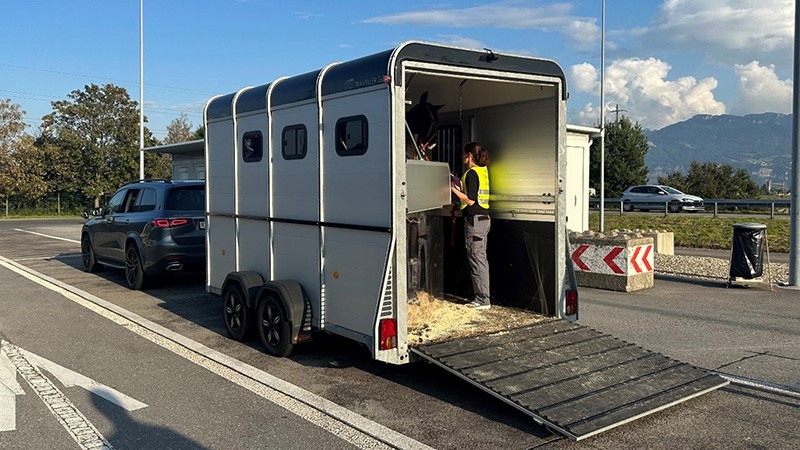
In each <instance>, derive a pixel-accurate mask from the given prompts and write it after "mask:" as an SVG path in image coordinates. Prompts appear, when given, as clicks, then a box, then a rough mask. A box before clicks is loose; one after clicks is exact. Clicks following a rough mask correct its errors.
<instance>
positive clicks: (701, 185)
mask: <svg viewBox="0 0 800 450" xmlns="http://www.w3.org/2000/svg"><path fill="white" fill-rule="evenodd" d="M658 182H659V184H668V185H670V186H672V187H674V188H676V189H678V190H681V191H683V192H686V193H687V194H692V195H699V196H700V197H703V198H758V197H759V196H760V195H761V189H759V187H758V185H757V184H756V183H755V182H754V181H753V179H752V178H751V177H750V174H748V173H747V171H746V170H744V169H735V168H734V167H733V166H731V165H730V164H716V163H711V162H706V163H699V162H697V161H692V163H691V164H690V165H689V172H688V173H687V174H685V175H684V174H683V173H681V172H677V171H676V172H673V173H670V174H668V175H667V176H666V177H658Z"/></svg>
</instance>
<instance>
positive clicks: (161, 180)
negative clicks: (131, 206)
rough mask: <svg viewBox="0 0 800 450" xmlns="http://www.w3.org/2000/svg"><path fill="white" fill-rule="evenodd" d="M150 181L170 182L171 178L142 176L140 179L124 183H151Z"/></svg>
mask: <svg viewBox="0 0 800 450" xmlns="http://www.w3.org/2000/svg"><path fill="white" fill-rule="evenodd" d="M152 182H162V183H172V180H168V179H166V178H143V179H141V180H131V181H128V182H127V183H125V184H124V186H127V185H129V184H136V183H152Z"/></svg>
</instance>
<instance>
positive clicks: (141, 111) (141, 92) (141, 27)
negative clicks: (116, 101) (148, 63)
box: [139, 0, 144, 180]
mask: <svg viewBox="0 0 800 450" xmlns="http://www.w3.org/2000/svg"><path fill="white" fill-rule="evenodd" d="M139 179H140V180H143V179H144V0H139Z"/></svg>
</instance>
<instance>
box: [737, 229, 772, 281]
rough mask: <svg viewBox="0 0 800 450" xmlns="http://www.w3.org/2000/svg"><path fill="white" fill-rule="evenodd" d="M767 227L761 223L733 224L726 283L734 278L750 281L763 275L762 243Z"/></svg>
mask: <svg viewBox="0 0 800 450" xmlns="http://www.w3.org/2000/svg"><path fill="white" fill-rule="evenodd" d="M766 235H767V226H766V225H764V224H762V223H735V224H733V242H732V243H731V271H730V275H729V277H728V282H729V283H730V282H731V281H733V280H735V279H736V278H743V279H746V280H752V279H754V278H760V277H761V275H762V274H763V273H764V241H765V240H766Z"/></svg>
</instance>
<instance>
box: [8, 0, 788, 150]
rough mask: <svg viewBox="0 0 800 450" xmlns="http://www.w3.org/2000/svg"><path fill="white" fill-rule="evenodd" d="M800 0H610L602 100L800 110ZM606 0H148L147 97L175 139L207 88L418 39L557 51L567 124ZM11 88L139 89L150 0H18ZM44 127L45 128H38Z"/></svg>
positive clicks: (261, 79)
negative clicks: (798, 58)
mask: <svg viewBox="0 0 800 450" xmlns="http://www.w3.org/2000/svg"><path fill="white" fill-rule="evenodd" d="M794 3H795V2H794V1H793V0H755V1H751V0H663V1H661V0H659V1H657V0H606V70H605V76H606V84H605V92H606V103H607V105H608V106H609V107H610V108H614V107H615V105H619V108H620V109H624V110H625V111H626V112H624V113H623V114H626V115H628V116H629V117H631V118H632V119H633V120H637V121H639V122H640V123H641V124H642V125H643V126H645V127H646V128H650V129H659V128H662V127H664V126H667V125H669V124H672V123H675V122H679V121H682V120H685V119H688V118H690V117H692V116H694V115H696V114H712V115H718V114H737V115H743V114H750V113H761V112H780V113H791V94H792V82H791V77H792V62H793V61H792V58H793V56H792V55H793V53H792V52H793V47H792V45H793V42H794ZM600 16H601V0H572V1H570V0H527V1H522V0H519V1H517V0H507V1H503V0H500V1H467V0H461V1H455V0H451V1H441V2H423V1H416V0H406V1H403V2H376V1H361V0H351V1H330V0H319V1H286V0H284V1H271V0H193V1H188V0H184V1H178V0H158V1H154V0H144V87H145V92H144V99H145V102H144V110H145V115H146V116H147V117H148V127H149V128H150V129H151V130H152V131H153V133H154V134H155V136H156V137H158V138H164V136H165V135H166V126H167V124H169V122H170V121H172V120H173V119H175V118H177V117H178V116H179V115H180V114H181V112H185V113H186V114H187V116H188V119H189V121H190V122H191V123H192V125H193V126H194V127H196V126H198V125H200V124H201V122H202V108H203V105H204V104H205V101H206V100H207V99H208V98H209V97H211V96H213V95H216V94H222V93H229V92H233V91H236V90H238V89H240V88H242V87H245V86H249V85H259V84H264V83H267V82H270V81H273V80H274V79H276V78H278V77H281V76H285V75H294V74H299V73H304V72H307V71H310V70H315V69H318V68H321V67H323V66H324V65H326V64H328V63H330V62H334V61H346V60H350V59H354V58H358V57H361V56H365V55H368V54H372V53H375V52H379V51H382V50H386V49H389V48H392V47H394V46H396V45H397V44H399V43H401V42H403V41H406V40H423V41H430V42H440V43H446V44H450V45H456V46H460V47H469V48H484V47H487V48H490V49H492V50H494V51H495V52H501V53H516V54H523V55H529V56H536V57H543V58H548V59H553V60H555V61H557V62H558V63H559V64H560V65H561V67H562V68H563V69H564V71H565V72H566V73H567V80H568V89H569V92H570V100H569V122H570V123H574V124H581V125H596V124H597V123H598V119H599V109H598V106H599V70H600V69H599V68H600ZM0 80H1V81H0V98H10V99H11V100H12V102H14V103H18V104H20V105H21V106H22V109H24V110H25V111H26V112H27V114H26V116H25V120H26V122H27V123H28V124H30V125H31V127H32V128H35V127H36V126H38V125H39V124H40V123H41V121H40V119H41V117H42V116H43V115H45V114H47V113H49V112H50V111H51V104H50V102H52V101H57V100H63V99H65V98H66V95H67V94H68V93H69V92H71V91H73V90H76V89H83V86H84V85H86V84H89V83H95V84H105V83H113V84H116V85H119V86H123V87H125V88H127V89H128V92H129V94H130V95H131V97H132V98H133V99H134V100H137V101H138V99H139V1H137V0H124V1H123V0H105V1H101V0H70V1H64V0H24V1H23V0H6V1H5V2H4V4H3V13H2V15H0ZM32 131H33V130H32Z"/></svg>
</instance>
